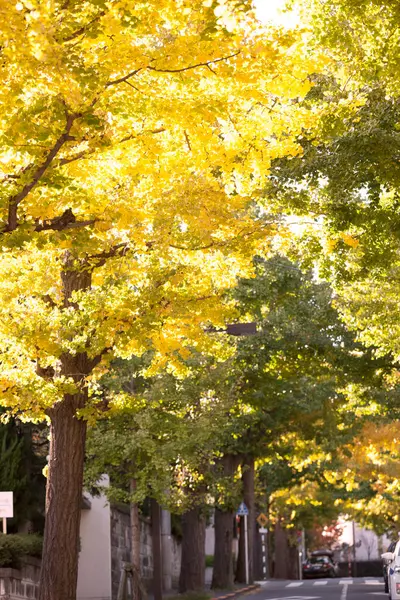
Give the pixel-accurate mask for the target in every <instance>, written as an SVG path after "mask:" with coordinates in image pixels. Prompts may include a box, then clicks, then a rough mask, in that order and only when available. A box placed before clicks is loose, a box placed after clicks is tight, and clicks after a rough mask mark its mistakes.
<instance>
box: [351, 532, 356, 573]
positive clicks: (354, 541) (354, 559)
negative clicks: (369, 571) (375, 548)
mask: <svg viewBox="0 0 400 600" xmlns="http://www.w3.org/2000/svg"><path fill="white" fill-rule="evenodd" d="M352 525H353V577H357V557H356V523H355V521H353V523H352Z"/></svg>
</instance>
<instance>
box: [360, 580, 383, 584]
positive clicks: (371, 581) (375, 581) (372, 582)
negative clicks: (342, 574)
mask: <svg viewBox="0 0 400 600" xmlns="http://www.w3.org/2000/svg"><path fill="white" fill-rule="evenodd" d="M364 583H366V584H367V585H382V582H381V581H379V580H378V579H366V580H365V582H364Z"/></svg>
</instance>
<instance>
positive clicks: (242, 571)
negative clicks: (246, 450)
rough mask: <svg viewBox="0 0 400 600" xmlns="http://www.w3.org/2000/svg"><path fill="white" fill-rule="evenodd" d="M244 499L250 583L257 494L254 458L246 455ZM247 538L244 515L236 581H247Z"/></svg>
mask: <svg viewBox="0 0 400 600" xmlns="http://www.w3.org/2000/svg"><path fill="white" fill-rule="evenodd" d="M242 481H243V500H244V503H245V504H246V506H247V508H248V510H249V515H248V517H247V536H248V565H249V567H248V568H249V583H253V581H254V559H253V542H254V527H255V522H256V521H255V519H256V513H255V494H254V458H253V457H251V456H246V457H245V459H244V461H243V475H242ZM244 542H245V539H244V517H241V518H240V537H239V555H238V561H237V566H236V581H237V582H238V583H246V559H245V543H244Z"/></svg>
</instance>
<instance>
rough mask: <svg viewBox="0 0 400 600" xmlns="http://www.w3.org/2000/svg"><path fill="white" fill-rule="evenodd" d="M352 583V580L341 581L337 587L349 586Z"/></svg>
mask: <svg viewBox="0 0 400 600" xmlns="http://www.w3.org/2000/svg"><path fill="white" fill-rule="evenodd" d="M352 583H353V580H352V579H341V580H340V581H339V585H351V584H352Z"/></svg>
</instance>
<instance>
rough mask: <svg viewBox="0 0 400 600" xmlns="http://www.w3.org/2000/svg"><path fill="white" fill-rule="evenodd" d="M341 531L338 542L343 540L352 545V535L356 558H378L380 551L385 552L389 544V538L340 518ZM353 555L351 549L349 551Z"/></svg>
mask: <svg viewBox="0 0 400 600" xmlns="http://www.w3.org/2000/svg"><path fill="white" fill-rule="evenodd" d="M341 524H342V527H343V533H342V535H341V538H340V543H343V542H345V543H346V544H349V546H351V547H352V546H353V535H355V542H356V560H378V559H380V555H381V553H382V552H385V551H386V549H387V547H388V546H389V544H390V539H389V538H388V537H387V536H386V535H383V536H378V535H377V534H376V533H375V532H374V531H371V530H370V529H363V528H362V527H360V526H359V525H357V523H354V528H353V522H352V521H347V520H345V519H343V520H342V523H341ZM350 553H351V556H353V550H352V549H351V551H350Z"/></svg>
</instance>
